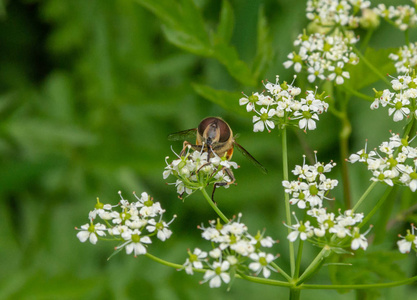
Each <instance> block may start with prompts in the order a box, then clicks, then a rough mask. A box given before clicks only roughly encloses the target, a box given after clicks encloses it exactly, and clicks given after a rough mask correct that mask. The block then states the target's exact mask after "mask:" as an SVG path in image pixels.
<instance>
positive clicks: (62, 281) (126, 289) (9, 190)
mask: <svg viewBox="0 0 417 300" xmlns="http://www.w3.org/2000/svg"><path fill="white" fill-rule="evenodd" d="M261 2H262V3H261ZM303 6H304V2H303V3H301V1H300V2H298V1H287V2H285V1H272V0H269V1H250V3H247V2H245V1H226V0H224V1H222V2H221V4H220V3H219V2H218V1H192V0H181V1H173V0H157V1H156V0H137V1H131V0H117V1H116V0H108V1H102V0H89V1H85V0H71V1H58V0H45V1H0V41H1V50H0V53H1V54H2V55H0V65H1V66H2V67H1V68H0V87H1V90H0V91H1V92H0V164H1V168H0V178H1V179H0V236H1V243H0V265H1V266H2V270H3V272H1V274H0V299H133V298H146V299H196V298H198V299H214V298H219V299H221V298H230V299H244V298H245V299H247V298H256V297H259V295H260V294H262V296H263V297H265V298H266V299H268V298H272V297H274V298H277V295H279V296H278V298H279V297H280V296H281V295H284V296H283V298H286V297H287V290H286V289H283V288H275V287H270V286H268V287H264V286H259V285H250V284H247V283H246V282H244V281H242V280H235V281H234V283H233V286H232V287H231V290H230V292H226V291H225V290H221V289H218V290H214V289H210V288H208V286H206V285H203V286H200V285H199V284H198V280H199V279H197V278H195V277H189V276H188V275H186V274H184V273H183V272H177V271H176V270H173V269H170V268H167V267H164V266H160V265H157V264H156V263H154V262H152V261H149V260H147V259H145V258H144V257H138V258H133V257H131V256H126V255H117V256H115V257H113V258H112V259H111V260H110V261H109V262H108V261H107V258H108V257H110V255H111V253H112V247H113V246H116V245H109V244H101V245H100V243H99V245H96V246H95V247H93V246H91V245H89V244H81V243H80V242H79V241H78V239H77V238H76V231H75V230H74V226H80V225H81V224H85V223H87V221H88V220H87V214H86V212H88V211H89V210H90V209H92V208H93V206H94V204H95V199H96V197H100V199H102V202H106V203H114V204H116V203H117V202H118V201H119V197H118V195H117V192H118V191H119V190H121V191H123V192H124V194H125V195H129V194H130V193H131V192H132V191H136V192H137V193H140V192H142V191H147V192H148V193H149V194H151V195H152V196H153V197H155V199H156V200H158V201H160V202H161V203H162V204H163V206H164V208H166V209H167V215H169V216H171V215H173V214H177V215H178V219H177V220H181V221H180V222H178V221H175V222H174V223H173V224H172V229H173V231H174V236H175V240H169V241H168V242H167V243H166V244H162V243H155V244H152V245H150V247H149V250H150V251H151V252H152V253H153V254H155V255H159V256H161V257H164V258H165V259H167V260H170V261H173V262H176V263H183V262H184V260H185V258H186V255H187V254H186V249H187V248H190V247H193V246H199V243H200V231H199V230H198V229H196V226H197V225H198V224H200V223H201V220H207V219H214V218H215V217H216V216H215V215H214V214H213V212H212V211H211V210H210V208H209V207H208V205H204V204H201V202H199V201H201V199H199V197H198V196H195V195H193V196H191V197H189V198H187V199H186V200H185V201H184V203H183V202H182V201H180V200H178V199H177V195H176V193H175V190H174V189H173V188H172V186H167V185H165V184H164V182H163V180H162V171H163V169H164V167H165V162H164V157H165V156H167V155H170V156H172V155H173V154H172V152H171V150H170V146H171V144H172V146H173V148H174V150H176V151H177V152H179V151H180V150H181V147H182V145H181V143H178V144H177V143H171V142H170V141H168V140H167V136H168V134H170V133H172V132H176V131H179V130H184V129H188V128H193V127H195V126H196V125H197V124H198V122H199V121H200V120H201V119H202V118H203V117H206V116H208V115H218V116H221V117H223V118H224V119H227V121H228V122H229V124H230V125H231V126H232V128H233V131H234V132H236V133H240V137H239V143H240V144H242V145H243V146H245V148H246V149H248V150H249V151H250V152H251V154H253V155H254V156H255V157H256V158H257V159H258V160H259V161H260V162H262V163H263V164H264V165H265V166H266V167H267V169H268V171H269V175H268V176H266V175H263V174H262V173H261V172H259V171H258V170H257V169H256V168H255V167H254V166H252V165H251V164H250V163H249V162H247V161H246V160H245V159H244V158H242V156H239V154H236V161H238V162H239V165H240V166H241V168H240V169H238V170H236V172H235V175H236V177H237V181H238V185H237V186H232V187H230V188H229V189H228V190H224V191H223V190H222V191H221V192H220V191H218V192H217V194H216V197H218V198H216V200H217V202H218V203H219V205H221V207H222V209H223V211H224V212H225V213H228V215H232V214H235V213H237V212H240V211H241V212H242V213H243V216H244V220H245V223H247V224H250V225H253V227H255V228H264V227H267V234H268V235H271V236H273V237H274V238H277V239H280V240H285V239H286V235H287V231H286V230H284V229H283V227H282V220H284V213H283V211H284V204H283V196H282V195H281V194H279V195H278V193H277V187H280V186H281V180H282V171H281V169H282V167H281V166H280V163H279V162H278V161H279V160H278V154H279V152H280V150H279V142H278V141H279V138H280V137H277V136H272V135H268V134H267V133H263V134H259V135H254V134H253V132H252V124H251V121H250V119H249V117H248V115H247V114H246V113H245V109H244V108H243V107H239V106H238V100H239V98H240V97H241V91H242V90H247V89H248V87H249V86H250V87H254V86H260V84H261V83H260V82H261V79H264V78H265V77H267V76H269V77H268V79H269V80H270V81H272V82H273V81H274V80H275V77H274V76H275V74H277V73H279V74H280V75H281V77H282V78H283V79H284V80H288V81H291V80H292V74H291V73H290V71H289V70H284V68H283V67H282V65H281V64H282V61H283V59H284V58H285V55H286V54H287V53H290V52H291V51H292V45H291V43H292V41H291V39H293V38H294V37H295V36H296V34H298V33H300V32H301V30H302V27H303V25H304V24H303V22H304V11H298V7H303ZM303 9H304V8H303ZM387 53H388V52H387V50H369V52H367V53H365V57H366V58H368V59H369V61H370V62H371V63H373V64H374V65H376V66H378V67H380V68H381V69H380V70H381V72H383V73H386V72H391V71H392V64H390V63H389V61H388V60H387V59H386V55H387ZM277 54H279V55H280V59H281V60H280V61H279V63H278V62H276V61H275V58H277ZM365 69H366V66H364V65H361V64H359V65H358V66H354V67H352V69H351V70H349V71H351V72H352V73H351V80H350V86H351V87H352V88H354V89H356V90H359V89H364V90H368V91H370V90H371V84H373V83H375V82H376V81H377V80H378V78H377V77H375V76H374V75H373V74H370V73H368V72H366V73H365ZM227 73H228V75H227ZM364 73H365V74H364ZM271 76H272V77H271ZM285 76H287V77H286V78H285ZM206 100H208V101H206ZM360 105H362V104H360ZM364 107H365V106H364ZM366 107H369V105H368V103H367V104H366ZM363 110H365V108H364V109H363ZM352 115H353V116H352V117H353V118H357V119H356V120H355V121H357V122H356V123H355V125H354V128H355V127H356V128H360V132H359V131H358V133H357V135H353V139H354V140H353V141H352V144H353V145H355V146H356V145H357V144H359V143H360V144H363V139H361V138H362V137H361V135H362V134H364V133H363V132H364V131H365V129H363V128H371V126H377V125H376V123H377V122H375V121H377V120H380V118H381V115H377V114H375V117H369V116H372V113H367V114H366V115H363V112H361V111H358V112H357V111H352ZM241 116H244V117H241ZM329 120H332V119H331V118H330V117H329V119H327V120H324V123H322V124H325V125H321V124H319V125H318V127H319V129H324V132H325V134H319V133H312V134H311V135H310V134H309V136H307V137H306V136H305V135H304V134H294V133H290V136H289V146H290V147H292V148H291V152H290V153H289V159H290V161H291V162H293V163H294V164H301V158H300V157H301V154H302V153H304V150H303V149H301V147H300V146H299V145H300V143H301V145H305V144H306V141H309V142H311V145H312V146H311V147H312V148H313V149H316V150H318V153H319V160H321V161H329V160H330V159H334V155H335V153H337V151H338V149H337V146H335V145H337V143H338V136H337V134H336V129H337V127H338V125H336V126H335V125H334V124H333V123H330V121H329ZM321 126H322V128H320V127H321ZM326 128H327V129H326ZM326 130H327V131H326ZM375 132H376V131H371V132H369V133H368V134H370V135H372V138H375V139H377V138H378V137H380V136H381V134H380V133H375ZM385 136H386V135H385ZM357 140H360V141H359V142H358V141H357ZM306 148H307V147H306ZM356 150H358V149H356V148H355V149H352V152H353V151H356ZM321 154H323V155H321ZM234 157H235V156H234ZM364 176H365V175H364V172H363V169H361V170H359V169H358V170H357V171H356V172H355V173H354V175H353V176H352V177H354V178H355V179H354V183H355V184H354V189H355V190H364V189H365V188H366V186H367V180H368V178H365V177H364ZM336 196H339V195H336ZM407 197H408V198H407ZM407 197H405V198H402V200H401V201H405V202H404V203H406V204H407V205H405V204H404V203H403V204H401V203H397V202H395V203H392V202H391V203H390V204H386V205H393V208H392V209H393V211H394V214H395V215H396V216H399V220H401V221H402V220H404V218H405V219H407V220H410V221H413V220H414V222H416V221H415V220H416V219H417V217H416V215H415V213H414V212H412V211H411V212H409V213H408V214H407V215H405V216H404V215H402V214H401V212H402V211H403V210H404V209H407V207H409V206H410V205H415V199H414V198H413V197H412V196H410V195H408V196H407ZM126 198H128V197H126ZM403 199H405V200H403ZM371 205H372V204H371ZM335 206H341V204H340V203H338V202H336V204H335ZM397 213H398V214H397ZM381 216H382V217H380V216H377V217H380V218H381V220H382V219H383V216H388V214H384V211H382V214H381ZM391 221H392V219H391ZM381 222H382V224H384V225H386V224H388V225H392V224H391V223H390V220H388V219H385V220H383V221H381ZM394 225H396V227H399V221H398V219H396V220H394ZM378 230H380V229H378ZM380 236H382V237H384V236H383V234H380ZM394 245H395V242H394V241H390V244H389V245H388V248H390V247H391V248H393V247H394ZM279 247H280V246H278V249H279V250H278V251H282V254H281V258H279V260H280V264H281V265H282V266H283V267H284V268H287V267H288V257H287V256H286V255H287V254H286V253H285V251H286V249H284V247H282V248H279ZM315 251H316V249H312V250H311V249H310V250H308V251H307V253H306V255H305V256H303V262H302V266H303V267H306V266H307V264H308V260H307V258H311V257H312V256H313V255H314V254H315ZM399 256H400V255H398V254H397V255H395V254H393V253H391V252H373V253H371V254H369V255H368V254H367V255H366V256H362V257H360V258H359V259H357V261H355V264H358V266H359V267H360V268H361V269H362V270H363V269H365V271H363V273H362V272H358V273H355V272H348V273H343V272H344V270H345V268H349V267H331V272H332V274H333V275H332V276H331V277H332V279H334V282H342V283H346V280H347V281H348V282H360V281H366V282H370V281H372V280H373V279H377V280H381V281H383V280H388V279H389V280H396V279H397V280H398V279H400V278H403V277H404V274H405V272H406V273H407V274H411V273H413V272H414V273H415V269H413V266H412V265H411V264H410V265H408V266H403V265H401V264H397V261H398V260H399V258H400V257H399ZM401 257H402V256H401ZM304 259H305V261H304ZM350 261H352V260H350ZM352 262H353V261H352ZM387 262H388V263H387ZM361 263H363V264H361ZM399 265H400V266H401V267H402V268H401V269H400V268H399V267H398V266H399ZM414 265H415V264H414ZM363 266H366V268H368V269H366V268H362V267H363ZM404 270H405V271H404ZM315 278H317V279H315V280H317V281H318V282H327V279H328V274H321V273H320V274H318V276H317V277H315ZM400 289H401V291H402V293H407V292H408V291H410V290H411V289H408V287H401V288H400ZM412 291H414V290H412ZM354 296H355V295H354V294H353V293H349V294H347V295H346V297H345V298H340V299H353V298H354ZM335 297H339V295H338V294H337V292H336V291H312V292H311V293H310V294H307V293H305V294H303V295H302V298H303V299H318V298H320V299H334V298H335ZM341 297H342V296H341ZM411 297H412V296H411ZM279 299H280V298H279ZM338 299H339V298H338ZM404 299H406V298H404ZM409 299H412V298H410V297H409Z"/></svg>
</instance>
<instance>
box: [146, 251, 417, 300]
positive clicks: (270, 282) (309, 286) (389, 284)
mask: <svg viewBox="0 0 417 300" xmlns="http://www.w3.org/2000/svg"><path fill="white" fill-rule="evenodd" d="M323 250H324V249H323ZM323 250H322V252H323ZM322 252H320V253H322ZM319 255H320V254H319ZM319 255H318V256H317V257H316V259H315V261H316V260H317V258H318V257H319ZM145 256H146V257H148V258H150V259H152V260H153V261H155V262H157V263H160V264H163V265H165V266H168V267H171V268H175V269H177V270H180V269H182V268H183V265H180V264H175V263H171V262H169V261H166V260H163V259H161V258H159V257H156V256H154V255H152V254H150V253H146V254H145ZM320 259H321V258H320ZM310 266H311V264H310ZM310 266H309V268H307V270H308V269H310ZM307 270H306V271H307ZM193 271H195V272H199V273H205V272H206V271H207V270H206V269H196V268H193ZM305 273H306V272H304V274H305ZM304 274H303V275H304ZM302 277H303V276H301V277H300V279H299V280H298V282H300V280H301V279H302ZM236 278H240V279H245V280H248V281H251V282H255V283H259V284H265V285H272V286H281V287H289V288H291V291H294V295H295V292H296V291H297V290H301V289H328V290H341V289H369V288H387V287H394V286H400V285H404V284H409V283H413V282H415V281H417V276H414V277H411V278H407V279H404V280H400V281H394V282H386V283H375V284H347V285H343V284H332V285H321V284H300V285H298V286H296V287H294V284H292V283H289V282H284V281H279V280H273V279H266V278H260V277H253V276H247V275H245V274H241V273H239V274H236ZM290 294H291V292H290ZM298 294H299V293H298ZM294 299H299V298H294Z"/></svg>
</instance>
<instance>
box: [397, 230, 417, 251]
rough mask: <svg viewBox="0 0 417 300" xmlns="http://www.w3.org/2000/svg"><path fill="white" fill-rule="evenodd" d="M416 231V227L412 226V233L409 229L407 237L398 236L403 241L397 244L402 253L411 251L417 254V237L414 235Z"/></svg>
mask: <svg viewBox="0 0 417 300" xmlns="http://www.w3.org/2000/svg"><path fill="white" fill-rule="evenodd" d="M415 229H416V227H415V226H414V224H411V232H410V230H409V229H408V230H407V235H406V236H402V235H398V236H399V237H400V238H401V240H399V241H398V242H397V245H398V249H399V250H400V252H401V253H410V251H411V249H413V250H414V251H415V252H417V236H416V235H415V233H414V230H415Z"/></svg>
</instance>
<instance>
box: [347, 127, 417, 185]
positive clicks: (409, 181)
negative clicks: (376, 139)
mask: <svg viewBox="0 0 417 300" xmlns="http://www.w3.org/2000/svg"><path fill="white" fill-rule="evenodd" d="M410 142H412V140H410V141H408V139H406V138H404V139H402V138H401V137H400V136H399V135H398V134H394V133H393V134H392V135H391V137H390V139H389V141H387V142H383V143H382V144H381V145H380V146H379V148H378V150H379V151H377V149H374V151H370V152H369V153H367V150H366V145H365V148H364V149H362V150H360V151H359V152H357V153H356V154H352V155H351V156H350V157H349V159H348V161H349V162H351V163H355V162H362V163H364V164H365V165H367V167H368V170H369V171H371V172H372V176H373V177H372V178H371V180H372V181H378V182H383V183H385V184H388V185H390V186H393V185H394V184H398V185H402V186H408V187H409V188H410V190H411V191H412V192H415V191H416V190H417V172H416V169H417V147H411V146H409V143H410Z"/></svg>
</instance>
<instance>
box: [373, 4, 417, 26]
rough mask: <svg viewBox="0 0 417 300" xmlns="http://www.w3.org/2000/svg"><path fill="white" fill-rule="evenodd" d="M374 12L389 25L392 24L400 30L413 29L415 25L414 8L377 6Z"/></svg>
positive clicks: (416, 15) (416, 22)
mask: <svg viewBox="0 0 417 300" xmlns="http://www.w3.org/2000/svg"><path fill="white" fill-rule="evenodd" d="M374 11H375V12H376V13H377V14H378V15H379V16H380V17H382V18H384V19H385V20H387V21H389V23H390V24H394V25H395V26H396V27H397V28H399V29H400V30H403V31H405V30H407V29H409V28H414V27H416V25H417V14H416V10H415V8H414V7H411V6H410V5H399V6H389V7H386V6H385V4H383V3H381V4H378V6H377V7H375V8H374Z"/></svg>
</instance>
